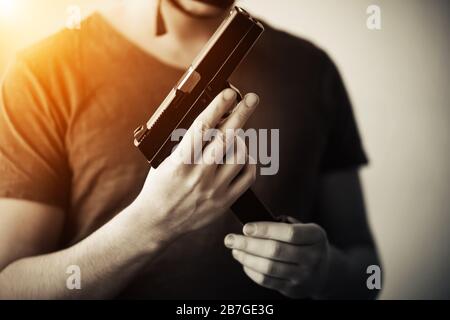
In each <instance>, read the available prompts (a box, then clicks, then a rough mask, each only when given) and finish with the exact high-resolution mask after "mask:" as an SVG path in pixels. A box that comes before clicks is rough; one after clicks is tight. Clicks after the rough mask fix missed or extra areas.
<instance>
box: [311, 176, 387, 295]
mask: <svg viewBox="0 0 450 320" xmlns="http://www.w3.org/2000/svg"><path fill="white" fill-rule="evenodd" d="M318 216H319V218H318V224H319V225H320V226H321V227H323V228H324V229H325V231H326V233H327V237H328V241H329V243H330V244H331V248H330V262H331V266H330V272H329V275H328V281H327V285H326V287H325V290H323V297H324V298H325V297H330V298H333V297H340V298H355V297H357V298H363V299H364V298H374V297H376V295H377V294H378V292H377V291H376V290H374V291H371V290H368V288H367V286H366V280H367V278H368V276H369V275H367V273H366V269H367V267H368V266H370V265H380V261H379V258H378V254H377V251H376V247H375V244H374V241H373V238H372V234H371V231H370V228H369V225H368V221H367V214H366V208H365V204H364V197H363V192H362V188H361V182H360V178H359V175H358V172H357V171H356V170H352V171H343V172H338V173H334V174H330V175H328V176H324V177H323V178H322V181H321V185H320V190H319V198H318Z"/></svg>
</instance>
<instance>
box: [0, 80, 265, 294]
mask: <svg viewBox="0 0 450 320" xmlns="http://www.w3.org/2000/svg"><path fill="white" fill-rule="evenodd" d="M236 96H237V95H236V92H234V91H233V90H231V89H227V90H225V91H224V92H223V93H222V94H220V95H219V96H217V97H216V99H215V100H214V101H213V102H212V103H211V104H210V105H209V106H208V107H207V108H206V109H205V110H204V112H203V113H202V114H201V115H200V116H199V117H198V118H197V121H196V122H195V123H194V124H193V125H192V127H191V128H190V129H189V130H188V132H187V133H186V135H185V137H184V138H183V140H182V141H181V143H180V145H179V147H178V148H177V149H176V151H175V152H174V153H173V154H172V155H171V156H170V157H169V158H168V159H166V161H164V162H163V163H162V164H161V165H160V166H159V167H158V168H157V169H156V170H153V169H152V170H150V172H149V174H148V176H147V180H146V182H145V184H144V186H143V188H142V191H141V192H140V194H139V195H138V197H137V198H136V200H135V201H134V202H133V203H132V204H131V205H130V206H129V207H128V208H127V209H125V210H124V211H122V212H121V213H119V214H118V215H117V216H116V217H115V218H114V219H112V220H111V221H110V222H109V223H107V224H105V225H104V226H103V227H102V228H100V229H99V230H97V231H96V232H94V233H93V234H91V235H90V236H89V237H87V238H86V239H84V240H82V241H81V242H79V243H77V244H75V245H74V246H72V247H70V248H67V249H64V250H60V251H55V250H57V249H56V248H57V245H58V239H59V237H60V234H61V231H62V226H63V217H64V213H63V212H62V210H60V209H57V208H54V207H49V206H45V205H42V204H37V203H31V202H26V201H21V200H6V199H0V213H1V214H0V249H1V251H0V252H1V253H0V298H21V299H23V298H29V299H40V298H42V299H49V298H50V299H51V298H53V299H55V298H57V299H66V298H78V299H79V298H81V299H92V298H110V297H114V296H115V295H116V294H117V293H118V292H120V290H121V289H122V288H123V287H124V286H125V285H126V284H127V283H128V282H129V280H130V279H131V278H133V276H134V275H135V274H137V273H138V272H139V271H140V270H141V269H142V268H143V267H145V266H146V265H147V264H148V263H152V261H154V259H155V257H156V256H157V255H159V254H160V253H161V252H162V251H163V250H165V248H166V247H167V245H168V244H169V243H170V242H172V241H174V240H175V239H177V238H178V237H180V236H182V235H183V234H186V233H189V232H193V231H195V230H198V229H201V228H203V227H205V226H206V225H208V224H209V223H211V222H213V221H214V220H215V219H217V218H218V217H219V216H220V215H222V214H224V213H225V212H226V211H227V209H228V208H229V207H230V206H231V204H232V203H234V202H235V201H236V200H237V199H238V198H239V197H240V196H241V195H242V193H244V192H245V191H246V190H247V189H248V188H249V187H250V186H251V184H252V183H253V181H254V178H255V173H256V167H255V165H253V164H249V163H247V164H245V163H243V162H242V161H241V160H242V159H247V157H248V153H247V150H242V148H237V150H234V154H233V156H234V157H235V160H239V161H234V162H233V163H234V164H232V165H222V164H220V163H215V162H213V163H211V162H210V161H203V162H200V163H199V164H189V161H185V160H191V155H192V154H194V150H195V149H194V148H195V146H196V145H198V143H202V144H203V145H204V149H203V154H202V156H203V158H204V159H213V158H214V157H215V156H217V154H220V153H219V152H217V150H218V149H223V148H224V147H230V146H233V145H234V144H228V145H227V144H225V146H224V143H223V142H226V141H222V140H221V139H219V138H217V139H214V140H213V141H211V142H209V143H207V142H206V141H205V139H204V137H203V134H207V133H208V130H209V129H212V128H215V127H216V126H220V130H222V131H223V132H222V135H221V136H222V137H223V138H225V137H226V134H225V133H226V129H238V128H241V127H243V126H244V125H245V122H246V120H247V119H248V118H249V117H250V115H251V114H252V113H253V111H254V110H255V108H256V106H257V104H258V98H257V96H256V95H254V94H249V95H247V97H246V99H244V100H243V101H241V102H240V103H239V104H238V106H237V107H236V108H234V107H235V104H236ZM233 109H234V111H233V112H232V113H231V115H229V116H228V117H227V118H226V119H225V120H224V116H225V115H226V114H228V113H229V111H231V110H233ZM197 139H199V140H198V141H197ZM237 139H238V138H237ZM241 142H242V141H241ZM225 151H229V149H226V150H225ZM223 154H226V152H224V153H223ZM180 160H181V161H180ZM49 252H52V253H49ZM71 265H76V266H79V267H80V269H81V278H82V285H81V287H82V289H81V290H68V289H67V287H66V280H67V277H68V276H69V275H68V274H66V270H67V267H68V266H71Z"/></svg>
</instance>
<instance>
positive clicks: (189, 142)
mask: <svg viewBox="0 0 450 320" xmlns="http://www.w3.org/2000/svg"><path fill="white" fill-rule="evenodd" d="M236 99H237V93H236V92H235V91H234V90H232V89H225V90H224V91H223V92H222V93H221V94H219V95H218V96H217V97H216V98H215V99H214V100H213V101H212V102H211V103H210V105H209V106H208V107H207V108H206V109H205V110H204V111H203V112H202V113H201V114H200V115H199V116H198V117H197V119H196V120H195V121H194V123H193V124H192V126H191V127H190V128H189V129H188V131H187V133H186V135H185V136H184V138H183V140H182V141H181V143H180V145H179V147H178V148H177V153H178V155H177V156H178V157H181V159H182V160H183V162H184V163H197V164H198V163H201V164H206V165H218V164H222V163H223V162H222V159H223V156H224V155H225V154H226V153H227V151H228V149H227V146H229V145H232V144H233V143H232V142H233V140H234V139H235V135H234V134H233V133H234V132H235V131H236V130H238V129H241V128H242V127H243V126H244V125H245V124H246V122H247V121H248V119H249V118H250V116H251V115H252V113H253V111H254V110H255V108H256V106H257V105H258V103H259V98H258V96H257V95H256V94H253V93H250V94H248V95H247V96H246V97H245V98H244V99H243V100H242V101H241V102H240V103H239V104H238V105H237V106H236ZM230 111H233V112H231V113H230ZM227 114H229V115H228V116H227V117H226V118H225V119H224V116H226V115H227ZM199 157H202V158H201V160H206V161H199Z"/></svg>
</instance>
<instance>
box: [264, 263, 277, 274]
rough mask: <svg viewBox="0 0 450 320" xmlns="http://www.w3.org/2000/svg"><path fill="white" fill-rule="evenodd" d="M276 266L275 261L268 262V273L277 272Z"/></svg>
mask: <svg viewBox="0 0 450 320" xmlns="http://www.w3.org/2000/svg"><path fill="white" fill-rule="evenodd" d="M276 271H277V270H276V266H275V264H274V263H273V262H268V263H267V264H266V267H265V273H267V274H274V273H276Z"/></svg>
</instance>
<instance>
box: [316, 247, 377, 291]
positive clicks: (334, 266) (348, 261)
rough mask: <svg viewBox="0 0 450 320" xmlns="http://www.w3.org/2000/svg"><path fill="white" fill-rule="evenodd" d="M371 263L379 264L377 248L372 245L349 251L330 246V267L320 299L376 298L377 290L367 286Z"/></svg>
mask: <svg viewBox="0 0 450 320" xmlns="http://www.w3.org/2000/svg"><path fill="white" fill-rule="evenodd" d="M370 265H379V261H378V257H377V253H376V250H375V249H374V248H373V247H370V246H361V247H356V248H353V249H350V250H347V251H343V250H339V249H337V248H335V247H333V246H331V248H330V267H329V271H328V275H327V279H326V283H325V286H324V288H323V290H321V293H320V294H319V296H318V298H319V299H374V298H376V295H377V293H378V291H377V290H369V289H368V288H367V284H366V281H367V278H368V276H369V275H368V274H367V273H366V270H367V267H368V266H370Z"/></svg>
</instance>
